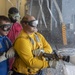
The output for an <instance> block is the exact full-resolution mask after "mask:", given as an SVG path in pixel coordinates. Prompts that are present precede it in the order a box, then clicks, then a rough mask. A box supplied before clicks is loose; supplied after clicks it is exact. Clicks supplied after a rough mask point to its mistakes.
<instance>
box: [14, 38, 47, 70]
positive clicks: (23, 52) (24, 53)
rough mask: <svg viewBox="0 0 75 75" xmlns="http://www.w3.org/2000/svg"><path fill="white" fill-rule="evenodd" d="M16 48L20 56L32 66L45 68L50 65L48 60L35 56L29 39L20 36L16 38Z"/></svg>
mask: <svg viewBox="0 0 75 75" xmlns="http://www.w3.org/2000/svg"><path fill="white" fill-rule="evenodd" d="M14 49H15V50H16V52H17V54H18V55H19V56H20V58H21V59H22V61H23V62H24V63H25V64H26V65H27V66H29V67H31V68H39V69H40V68H45V67H48V61H45V60H40V59H38V58H37V57H33V54H32V51H31V49H32V44H31V42H30V40H29V39H25V38H20V39H18V40H16V42H15V44H14Z"/></svg>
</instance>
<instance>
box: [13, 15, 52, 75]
mask: <svg viewBox="0 0 75 75" xmlns="http://www.w3.org/2000/svg"><path fill="white" fill-rule="evenodd" d="M21 24H22V27H23V30H22V31H21V33H20V35H19V36H18V38H17V39H16V40H15V42H14V49H15V52H16V53H17V55H16V58H15V62H14V64H13V70H14V72H13V75H35V74H37V73H38V72H39V71H40V70H41V69H43V68H47V67H49V66H50V65H49V62H48V61H46V60H45V58H44V57H43V56H42V53H44V52H45V53H52V48H51V46H50V44H49V43H48V42H47V41H46V39H45V38H44V37H43V35H41V34H40V33H38V32H37V31H38V30H37V24H38V21H37V20H36V19H35V18H34V17H33V16H30V15H26V16H24V17H23V18H22V20H21Z"/></svg>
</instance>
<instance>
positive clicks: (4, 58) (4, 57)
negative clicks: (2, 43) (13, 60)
mask: <svg viewBox="0 0 75 75" xmlns="http://www.w3.org/2000/svg"><path fill="white" fill-rule="evenodd" d="M4 60H7V58H6V53H5V52H4V53H3V55H1V56H0V62H2V61H4Z"/></svg>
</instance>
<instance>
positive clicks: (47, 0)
mask: <svg viewBox="0 0 75 75" xmlns="http://www.w3.org/2000/svg"><path fill="white" fill-rule="evenodd" d="M46 2H47V8H48V10H49V13H50V14H51V17H52V18H53V19H54V21H55V27H57V21H56V19H55V17H54V15H53V13H52V11H51V9H50V7H49V0H46ZM50 26H51V27H50V28H51V31H52V25H50Z"/></svg>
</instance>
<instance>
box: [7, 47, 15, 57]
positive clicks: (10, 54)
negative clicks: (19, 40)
mask: <svg viewBox="0 0 75 75" xmlns="http://www.w3.org/2000/svg"><path fill="white" fill-rule="evenodd" d="M14 56H15V51H14V49H13V47H11V48H10V49H9V50H8V51H7V53H6V57H7V58H12V57H14Z"/></svg>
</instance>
